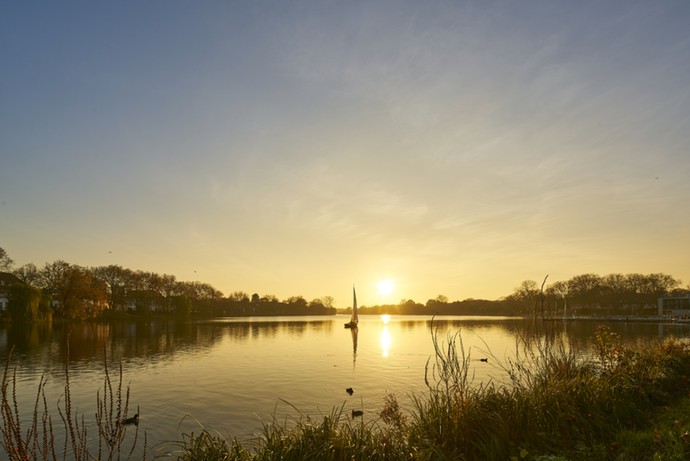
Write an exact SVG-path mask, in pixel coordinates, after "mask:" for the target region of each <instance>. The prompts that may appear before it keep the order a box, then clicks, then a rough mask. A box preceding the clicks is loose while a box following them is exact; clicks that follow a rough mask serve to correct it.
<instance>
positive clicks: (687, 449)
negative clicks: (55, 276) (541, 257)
mask: <svg viewBox="0 0 690 461" xmlns="http://www.w3.org/2000/svg"><path fill="white" fill-rule="evenodd" d="M561 338H562V337H561V336H560V335H558V334H555V332H554V331H552V330H551V328H550V324H549V323H547V322H535V325H534V328H533V331H532V332H531V333H530V334H526V335H525V336H523V337H521V338H520V339H519V340H518V342H517V343H516V355H515V358H514V359H511V360H510V361H509V362H507V363H503V364H501V365H500V367H501V368H502V370H503V372H504V376H505V377H506V378H505V380H504V381H502V382H501V383H498V382H483V383H475V382H473V381H472V377H471V376H470V375H469V370H470V367H469V361H470V357H469V356H467V355H466V352H465V348H464V347H463V344H462V336H461V335H460V334H454V335H451V336H448V337H445V338H439V337H437V336H436V335H435V334H434V335H433V336H432V341H433V343H434V346H435V351H436V353H435V355H434V356H433V357H432V358H430V360H429V362H428V364H427V369H426V384H427V386H428V391H427V392H425V393H423V394H419V395H415V396H413V399H412V402H413V404H412V408H408V409H401V408H400V407H399V405H398V402H397V399H396V397H395V396H394V395H389V396H387V397H386V398H385V402H384V407H383V411H382V412H381V413H380V415H378V416H379V417H378V418H376V419H375V420H373V421H371V420H368V421H367V422H365V421H363V420H362V419H361V418H357V417H353V415H352V414H350V413H347V412H345V411H344V409H343V408H342V407H339V408H334V409H333V410H332V411H331V413H330V414H328V415H327V416H324V417H321V418H314V419H312V418H308V417H304V418H302V419H301V420H299V421H296V422H295V423H294V424H291V425H290V426H289V427H288V426H287V425H286V424H285V423H280V422H274V423H272V424H266V425H265V426H264V428H263V431H262V432H261V434H259V435H258V436H256V437H255V438H254V439H250V440H241V441H240V440H237V439H234V438H226V437H224V436H223V435H221V434H213V433H210V432H208V431H205V430H203V428H200V430H199V431H198V432H197V433H192V434H184V435H182V436H181V438H180V440H179V441H177V442H174V443H173V444H172V445H171V446H169V448H168V449H166V450H164V452H163V453H161V454H159V455H158V458H160V459H176V460H208V461H213V460H242V461H253V460H405V459H410V460H516V461H520V460H542V461H546V460H551V461H554V460H620V461H628V460H682V459H690V398H689V396H690V343H688V342H684V341H678V340H672V341H665V342H660V343H654V344H646V345H644V346H643V347H639V348H633V347H629V346H624V345H623V344H622V342H621V341H620V338H618V337H617V336H616V335H615V334H613V333H611V332H610V330H607V329H600V330H599V331H598V333H597V335H596V337H595V338H593V341H592V350H590V351H577V350H574V349H572V348H571V347H570V345H569V344H567V343H565V342H563V340H562V339H561ZM494 359H495V358H490V360H492V362H496V360H494ZM12 376H13V375H12V369H11V366H10V364H9V362H8V364H7V366H6V369H5V375H4V379H3V385H2V413H3V433H2V435H3V439H2V448H3V449H4V451H5V453H6V455H7V458H8V459H10V460H13V461H14V460H57V459H135V458H133V457H132V453H134V451H133V450H134V447H132V448H131V449H127V450H125V449H124V448H123V447H122V446H121V445H122V443H123V442H124V440H125V437H124V432H125V431H126V430H127V429H125V427H124V426H123V425H122V424H121V421H122V419H123V418H125V417H126V416H127V400H128V395H129V394H128V389H127V390H123V389H122V372H121V371H120V379H119V380H118V381H119V383H115V384H112V383H111V382H110V378H109V376H108V371H107V364H106V380H105V381H104V388H103V391H102V392H99V395H98V396H97V400H98V402H100V403H99V408H101V410H99V412H98V414H97V421H96V427H97V428H98V432H97V434H98V436H97V437H98V438H99V439H101V438H102V439H103V442H99V444H98V446H97V448H98V450H99V451H95V449H92V448H91V447H92V446H94V445H93V444H92V445H90V446H87V444H86V443H84V442H82V440H87V439H89V437H87V434H86V429H85V428H86V426H87V424H86V423H85V421H84V419H83V417H82V418H79V417H77V416H75V415H71V414H70V412H71V410H70V409H69V407H68V406H65V407H63V408H64V414H65V415H66V416H63V417H62V421H61V425H62V426H64V427H65V429H64V430H65V434H66V439H67V440H68V441H69V444H67V443H65V446H64V447H58V449H56V448H55V442H54V436H55V430H54V429H53V423H52V421H50V419H49V417H47V416H46V415H45V414H46V410H44V409H45V408H46V407H47V404H46V403H45V400H44V398H43V399H42V391H41V389H39V390H38V396H37V399H36V402H37V403H36V407H35V409H34V417H33V420H32V421H29V422H27V423H23V422H20V421H19V416H18V415H19V413H20V412H19V411H18V410H17V408H16V406H17V405H16V399H14V397H13V384H14V383H13V380H12ZM67 377H68V378H67V380H69V375H68V374H67ZM66 394H67V396H69V382H68V383H67V385H66ZM66 404H67V402H65V405H66ZM99 415H100V416H99ZM130 429H131V430H136V429H135V428H130ZM81 433H83V434H84V436H83V437H81V436H80V434H81ZM91 440H93V437H92V438H91ZM129 440H131V438H130V439H129ZM144 440H145V438H144ZM134 442H135V443H136V438H135V439H134ZM144 443H145V442H144ZM90 449H91V450H92V451H91V452H89V450H90ZM74 453H77V455H78V456H76V455H74Z"/></svg>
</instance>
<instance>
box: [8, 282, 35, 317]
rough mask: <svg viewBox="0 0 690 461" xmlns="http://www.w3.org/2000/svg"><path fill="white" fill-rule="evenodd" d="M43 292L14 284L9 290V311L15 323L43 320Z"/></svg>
mask: <svg viewBox="0 0 690 461" xmlns="http://www.w3.org/2000/svg"><path fill="white" fill-rule="evenodd" d="M40 303H41V290H39V289H38V288H34V287H32V286H29V285H23V284H19V283H17V284H14V285H12V286H11V287H10V290H9V305H8V306H7V310H8V312H9V314H10V318H11V319H12V320H13V321H15V322H31V321H36V320H42V319H43V318H42V317H43V316H42V315H41V314H42V312H41V309H40Z"/></svg>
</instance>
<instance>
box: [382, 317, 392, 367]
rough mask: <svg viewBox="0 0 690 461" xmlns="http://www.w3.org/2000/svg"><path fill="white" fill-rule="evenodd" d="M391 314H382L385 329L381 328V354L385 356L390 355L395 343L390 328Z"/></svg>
mask: <svg viewBox="0 0 690 461" xmlns="http://www.w3.org/2000/svg"><path fill="white" fill-rule="evenodd" d="M390 319H391V316H390V315H388V314H383V315H382V316H381V321H382V322H383V330H381V355H382V356H383V357H384V358H385V357H388V354H389V353H390V348H391V344H392V343H393V338H392V337H391V333H390V331H389V330H388V322H389V321H390Z"/></svg>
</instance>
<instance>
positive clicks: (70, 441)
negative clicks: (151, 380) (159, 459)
mask: <svg viewBox="0 0 690 461" xmlns="http://www.w3.org/2000/svg"><path fill="white" fill-rule="evenodd" d="M105 356H106V354H105V351H104V378H103V387H102V389H99V390H98V392H97V395H96V413H95V420H94V421H93V422H91V424H89V422H88V421H87V419H86V417H85V415H83V414H78V413H77V412H76V411H75V410H74V409H73V407H72V393H71V382H70V374H69V348H68V354H67V357H66V360H65V386H64V393H63V395H62V396H61V398H60V400H59V402H58V414H59V416H60V420H61V422H62V429H63V430H62V431H59V429H58V428H57V427H56V426H55V425H54V424H53V417H52V416H51V413H50V412H49V410H48V403H47V398H46V394H45V386H46V382H47V380H46V377H45V374H43V375H42V376H41V378H40V379H39V383H38V386H37V390H36V399H35V402H34V406H33V412H32V415H31V418H30V421H28V422H27V421H24V420H22V414H21V413H20V409H19V405H18V401H17V369H16V367H13V366H12V351H11V352H10V354H8V357H7V362H6V363H5V370H4V373H3V378H2V389H1V391H2V400H1V402H0V412H1V413H2V423H3V424H2V439H1V440H0V446H1V447H2V448H3V450H4V451H5V453H6V454H7V459H8V460H10V461H29V460H31V461H34V460H41V461H58V460H74V461H87V460H94V459H95V460H107V461H115V460H122V459H123V457H124V459H135V458H133V457H134V453H135V449H136V447H137V444H138V440H139V437H138V436H139V424H138V422H139V420H138V418H139V416H138V413H137V415H135V416H134V417H128V410H129V394H130V389H129V386H127V387H126V389H124V391H123V373H122V366H121V365H120V367H119V376H118V378H119V379H118V381H117V382H116V383H113V381H112V379H111V377H110V371H109V368H108V363H107V360H106V359H105ZM94 426H95V430H96V432H97V433H98V436H97V439H96V443H94V441H93V440H92V438H91V435H90V431H89V429H90V428H93V427H94ZM128 427H130V429H128ZM128 430H133V431H134V435H133V439H132V441H131V443H130V446H129V448H125V446H124V443H125V434H126V432H127V431H128ZM60 441H61V442H62V444H60ZM60 445H61V446H60ZM137 456H138V455H137ZM136 459H144V460H145V459H146V433H144V442H143V455H142V457H138V458H136Z"/></svg>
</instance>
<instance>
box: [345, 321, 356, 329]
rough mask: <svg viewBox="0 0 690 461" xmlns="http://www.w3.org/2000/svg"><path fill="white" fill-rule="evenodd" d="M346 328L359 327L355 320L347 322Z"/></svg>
mask: <svg viewBox="0 0 690 461" xmlns="http://www.w3.org/2000/svg"><path fill="white" fill-rule="evenodd" d="M345 328H357V324H356V323H354V322H348V323H346V324H345Z"/></svg>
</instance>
